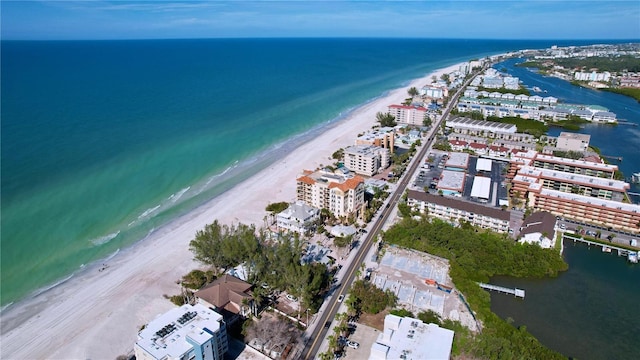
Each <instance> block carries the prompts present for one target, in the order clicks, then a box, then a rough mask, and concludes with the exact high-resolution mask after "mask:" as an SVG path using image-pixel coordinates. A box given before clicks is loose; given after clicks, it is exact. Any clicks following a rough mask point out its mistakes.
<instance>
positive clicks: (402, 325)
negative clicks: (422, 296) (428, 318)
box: [369, 314, 454, 360]
mask: <svg viewBox="0 0 640 360" xmlns="http://www.w3.org/2000/svg"><path fill="white" fill-rule="evenodd" d="M453 335H454V332H453V331H452V330H449V329H443V328H441V327H439V326H438V325H436V324H425V323H423V322H422V321H421V320H418V319H414V318H410V317H404V318H403V317H399V316H396V315H391V314H389V315H387V316H386V317H385V318H384V332H382V333H380V334H379V335H378V340H377V342H376V343H375V344H374V345H373V346H372V347H371V355H370V357H369V359H376V360H377V359H449V358H450V357H451V347H452V345H453Z"/></svg>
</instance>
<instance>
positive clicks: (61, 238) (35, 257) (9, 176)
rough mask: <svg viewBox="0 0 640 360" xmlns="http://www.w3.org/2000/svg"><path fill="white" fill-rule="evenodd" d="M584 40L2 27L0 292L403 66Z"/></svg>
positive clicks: (106, 242)
mask: <svg viewBox="0 0 640 360" xmlns="http://www.w3.org/2000/svg"><path fill="white" fill-rule="evenodd" d="M587 43H589V42H586V41H585V42H554V43H551V42H548V41H547V42H542V41H529V42H527V41H485V40H473V41H467V40H417V39H416V40H402V39H295V40H294V39H259V40H256V39H233V40H231V39H218V40H153V41H142V40H140V41H47V42H38V41H30V42H21V41H2V43H1V46H2V49H1V50H2V51H1V56H2V59H1V61H2V62H1V65H2V66H1V79H2V92H1V94H2V98H1V101H2V107H1V117H2V128H1V140H2V141H1V150H2V163H1V176H2V177H1V185H2V187H1V191H2V198H1V199H2V203H1V207H2V208H1V210H2V224H1V225H2V238H1V241H2V242H1V250H2V252H1V267H2V268H1V270H2V271H1V289H0V294H1V299H0V300H1V303H2V306H3V307H6V306H7V305H9V304H11V303H13V302H16V301H18V300H20V299H22V298H25V297H28V296H33V295H34V294H37V293H39V292H42V291H44V290H46V289H48V288H50V287H52V286H55V285H56V284H58V283H60V282H62V281H65V280H66V279H68V278H69V277H71V276H74V274H76V275H77V274H78V273H79V272H81V271H82V267H83V266H84V265H85V264H89V263H91V262H94V261H104V259H105V258H107V257H109V256H113V255H114V254H115V253H117V252H118V251H119V250H120V249H123V248H126V247H127V246H128V245H130V244H132V243H134V242H136V241H139V240H141V239H143V238H145V237H146V236H148V235H149V234H150V233H152V232H153V231H154V230H157V229H158V228H159V227H161V226H162V225H163V224H166V223H167V222H169V221H171V220H172V219H175V218H176V217H178V216H180V215H183V214H185V213H186V212H187V211H189V210H190V209H193V208H195V207H196V206H198V205H200V204H202V203H203V202H205V201H207V200H209V199H211V198H213V197H215V196H216V195H218V194H220V193H221V192H223V191H225V190H227V189H229V188H230V187H231V186H233V185H234V184H236V183H238V182H239V181H241V180H243V179H245V178H247V177H248V176H250V175H251V174H253V173H254V172H256V171H257V170H259V169H261V168H263V167H265V166H266V165H267V164H269V163H270V162H272V161H274V160H275V159H277V157H278V156H280V155H281V154H282V152H283V151H290V150H291V148H292V147H294V146H295V144H296V143H300V142H301V141H304V139H305V136H307V137H309V136H313V134H314V131H315V132H317V131H321V129H322V127H323V126H328V125H329V124H331V123H332V122H335V121H337V120H339V119H340V118H341V117H343V116H344V115H345V114H347V113H348V112H349V111H351V110H353V109H354V108H356V107H357V106H359V105H361V104H363V103H365V102H367V101H370V100H372V99H374V98H376V97H378V96H381V95H382V94H384V93H385V92H386V91H388V90H390V89H393V88H397V87H399V86H401V85H403V84H405V83H406V82H407V81H409V80H410V79H412V78H416V77H419V76H423V75H424V74H426V73H428V72H429V71H431V70H434V69H437V68H441V67H444V66H447V65H451V64H453V63H457V62H460V61H465V60H469V59H472V58H478V57H483V56H486V55H490V54H495V53H501V52H505V51H512V50H518V49H524V48H543V47H548V46H550V45H553V44H557V45H568V44H573V45H580V44H587ZM292 181H293V179H292ZM292 184H293V183H292ZM292 186H293V185H292ZM212 220H213V219H212Z"/></svg>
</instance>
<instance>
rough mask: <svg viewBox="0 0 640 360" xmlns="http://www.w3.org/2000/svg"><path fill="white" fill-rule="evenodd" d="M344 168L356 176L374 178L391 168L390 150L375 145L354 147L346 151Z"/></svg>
mask: <svg viewBox="0 0 640 360" xmlns="http://www.w3.org/2000/svg"><path fill="white" fill-rule="evenodd" d="M342 160H343V161H344V166H345V167H346V168H347V169H349V170H351V171H353V172H355V173H356V174H361V175H366V176H373V175H375V174H377V173H378V172H380V171H381V170H384V169H386V168H387V167H389V164H390V163H391V153H390V152H389V149H385V148H382V147H380V146H375V145H354V146H349V147H348V148H346V149H344V156H343V159H342Z"/></svg>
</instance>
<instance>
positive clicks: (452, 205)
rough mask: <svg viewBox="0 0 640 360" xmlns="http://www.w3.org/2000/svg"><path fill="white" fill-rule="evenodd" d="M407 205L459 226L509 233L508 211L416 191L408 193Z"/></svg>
mask: <svg viewBox="0 0 640 360" xmlns="http://www.w3.org/2000/svg"><path fill="white" fill-rule="evenodd" d="M407 204H408V205H409V206H410V207H411V208H412V209H414V210H418V211H420V212H421V213H427V214H428V215H429V216H433V217H436V218H439V219H442V220H445V221H448V222H453V223H458V224H459V223H460V222H461V221H466V222H468V223H469V224H471V225H474V226H478V227H480V228H483V229H490V230H493V231H495V232H499V233H506V232H507V231H509V220H510V218H511V215H510V213H509V211H507V210H502V209H499V208H493V207H487V206H482V205H479V204H475V203H471V202H468V201H463V200H458V199H455V198H452V197H448V196H439V195H432V194H429V193H425V192H422V191H415V190H409V191H408V192H407Z"/></svg>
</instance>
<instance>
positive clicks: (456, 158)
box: [444, 152, 469, 170]
mask: <svg viewBox="0 0 640 360" xmlns="http://www.w3.org/2000/svg"><path fill="white" fill-rule="evenodd" d="M444 166H445V167H452V168H458V169H465V170H466V169H467V167H468V166H469V154H467V153H461V152H450V153H449V158H448V159H447V162H446V163H445V164H444Z"/></svg>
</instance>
